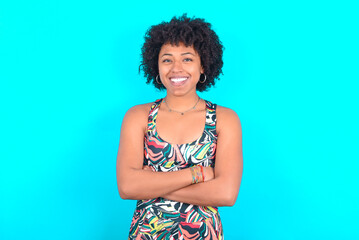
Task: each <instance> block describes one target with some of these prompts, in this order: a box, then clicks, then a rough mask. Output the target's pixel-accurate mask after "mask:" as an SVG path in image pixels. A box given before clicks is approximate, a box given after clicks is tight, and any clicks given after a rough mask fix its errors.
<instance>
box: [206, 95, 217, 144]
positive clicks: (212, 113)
mask: <svg viewBox="0 0 359 240" xmlns="http://www.w3.org/2000/svg"><path fill="white" fill-rule="evenodd" d="M204 101H205V102H206V108H207V111H206V126H205V130H206V131H207V132H208V133H210V134H211V135H212V137H214V138H217V132H216V123H217V115H216V110H217V104H214V103H212V102H210V101H207V100H204Z"/></svg>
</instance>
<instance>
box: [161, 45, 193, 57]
mask: <svg viewBox="0 0 359 240" xmlns="http://www.w3.org/2000/svg"><path fill="white" fill-rule="evenodd" d="M186 52H190V53H192V54H195V55H196V53H197V52H196V50H195V49H194V48H193V46H185V45H184V44H183V43H179V44H178V46H177V45H175V44H170V43H166V44H163V45H162V47H161V50H160V54H164V53H173V54H176V53H179V54H181V53H186Z"/></svg>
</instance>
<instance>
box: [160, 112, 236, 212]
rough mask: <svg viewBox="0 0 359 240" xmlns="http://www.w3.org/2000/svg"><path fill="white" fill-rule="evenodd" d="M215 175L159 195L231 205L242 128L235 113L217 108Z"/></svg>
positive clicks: (198, 202) (176, 199)
mask: <svg viewBox="0 0 359 240" xmlns="http://www.w3.org/2000/svg"><path fill="white" fill-rule="evenodd" d="M217 133H218V139H217V150H216V163H215V178H214V179H213V180H211V181H207V182H204V183H199V184H195V185H191V186H186V187H184V188H182V189H179V190H176V191H173V192H171V193H168V194H164V195H161V196H162V197H164V198H167V199H170V200H174V201H179V202H186V203H190V204H195V205H202V206H232V205H234V203H235V202H236V199H237V195H238V191H239V187H240V184H241V179H242V170H243V156H242V130H241V123H240V120H239V118H238V116H237V114H236V113H235V112H234V111H232V110H230V109H228V108H223V107H218V108H217Z"/></svg>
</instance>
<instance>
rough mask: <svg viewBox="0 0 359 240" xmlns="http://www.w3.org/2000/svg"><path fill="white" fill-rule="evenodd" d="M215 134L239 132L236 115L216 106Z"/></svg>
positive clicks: (238, 120) (231, 111)
mask: <svg viewBox="0 0 359 240" xmlns="http://www.w3.org/2000/svg"><path fill="white" fill-rule="evenodd" d="M216 114H217V133H218V134H220V132H221V131H222V132H223V131H233V130H234V131H241V121H240V119H239V117H238V114H237V113H236V112H235V111H233V110H232V109H230V108H227V107H223V106H218V105H217V110H216Z"/></svg>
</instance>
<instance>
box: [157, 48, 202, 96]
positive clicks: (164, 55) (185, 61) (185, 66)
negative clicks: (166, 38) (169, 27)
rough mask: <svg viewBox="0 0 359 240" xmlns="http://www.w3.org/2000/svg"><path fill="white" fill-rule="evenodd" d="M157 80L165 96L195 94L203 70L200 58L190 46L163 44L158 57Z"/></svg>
mask: <svg viewBox="0 0 359 240" xmlns="http://www.w3.org/2000/svg"><path fill="white" fill-rule="evenodd" d="M158 68H159V78H160V79H158V80H161V82H162V84H163V85H164V86H165V87H166V89H167V94H172V95H175V96H185V95H188V94H196V85H197V82H198V81H199V77H200V75H201V73H203V68H202V66H201V58H200V56H199V54H198V53H197V52H196V51H195V50H194V48H193V47H192V46H189V47H186V46H185V45H184V44H183V43H180V44H179V45H178V46H176V45H171V44H164V45H163V46H162V48H161V51H160V53H159V56H158Z"/></svg>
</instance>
